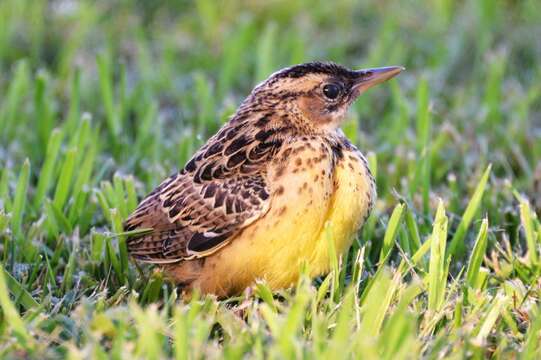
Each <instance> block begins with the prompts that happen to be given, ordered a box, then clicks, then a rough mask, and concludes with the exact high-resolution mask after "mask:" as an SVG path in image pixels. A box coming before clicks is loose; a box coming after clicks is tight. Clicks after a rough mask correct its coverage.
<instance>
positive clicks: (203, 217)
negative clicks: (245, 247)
mask: <svg viewBox="0 0 541 360" xmlns="http://www.w3.org/2000/svg"><path fill="white" fill-rule="evenodd" d="M263 116H272V115H271V114H266V115H263ZM247 120H248V116H245V114H244V113H243V111H242V107H241V109H240V110H239V112H238V113H237V114H236V116H235V117H234V118H233V119H232V120H231V121H230V122H228V123H227V124H225V125H224V126H223V127H222V129H220V131H219V132H218V133H217V134H216V135H214V136H213V137H212V138H210V139H209V141H208V142H207V143H206V144H205V145H204V146H203V147H202V148H201V149H200V150H199V151H198V152H197V153H196V154H195V155H194V156H193V157H192V159H191V160H190V161H188V163H187V164H186V166H185V167H184V169H183V170H182V171H180V172H179V173H177V174H174V175H172V176H171V177H169V178H168V179H166V180H165V181H164V182H162V183H161V184H160V185H159V186H158V187H157V188H156V189H155V190H154V191H152V192H151V193H150V194H149V195H148V196H147V197H146V198H145V199H143V201H142V202H141V203H140V205H139V206H138V207H137V209H136V210H135V211H134V213H133V214H132V215H131V216H130V217H129V218H128V219H127V220H126V222H125V224H124V227H125V230H126V231H131V230H135V229H138V228H151V229H152V232H150V233H147V234H142V235H135V236H132V237H130V238H128V240H127V245H128V250H129V252H130V254H131V255H132V256H134V257H135V258H138V259H140V260H143V261H147V262H154V263H169V262H176V261H180V260H188V259H193V258H198V257H203V256H207V255H210V254H212V253H214V252H215V251H216V250H218V249H220V248H221V247H222V246H224V245H226V244H227V243H228V242H229V241H230V240H231V238H233V237H234V236H235V235H236V234H237V233H238V232H240V231H241V230H242V229H243V228H244V227H246V226H247V225H249V224H251V223H252V222H253V221H255V220H256V219H258V218H259V217H261V216H262V215H264V214H265V213H266V212H267V210H268V209H269V202H270V200H269V194H270V190H269V184H268V180H267V170H266V169H267V165H268V162H269V160H271V159H272V157H273V156H274V155H275V154H276V153H277V152H278V151H279V150H280V148H281V147H282V144H283V142H284V140H285V139H286V138H287V137H288V134H287V132H288V131H290V130H291V129H290V128H288V127H285V126H281V127H280V128H279V129H270V128H267V126H266V125H267V122H265V121H260V126H259V127H253V126H252V127H251V128H248V127H247V126H245V125H246V124H245V122H246V121H247ZM248 129H251V131H246V130H248Z"/></svg>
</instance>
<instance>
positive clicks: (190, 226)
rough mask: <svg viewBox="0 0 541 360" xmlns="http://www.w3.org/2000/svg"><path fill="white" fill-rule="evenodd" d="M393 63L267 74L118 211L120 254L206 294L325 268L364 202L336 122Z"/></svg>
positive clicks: (282, 283)
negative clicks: (129, 207)
mask: <svg viewBox="0 0 541 360" xmlns="http://www.w3.org/2000/svg"><path fill="white" fill-rule="evenodd" d="M402 70H404V68H403V67H401V66H388V67H379V68H369V69H363V70H350V69H348V68H346V67H344V66H342V65H339V64H337V63H333V62H309V63H303V64H298V65H293V66H290V67H287V68H284V69H282V70H279V71H277V72H275V73H273V74H272V75H270V76H269V77H268V78H267V79H266V80H264V81H263V82H261V83H260V84H259V85H257V86H256V87H255V88H254V89H253V90H252V91H251V93H250V94H249V95H248V97H246V98H245V99H244V101H242V103H241V104H240V106H239V107H238V109H237V110H236V112H235V113H234V114H233V115H232V116H231V117H230V118H229V120H228V121H227V122H226V123H225V124H224V125H223V126H222V127H221V128H220V129H219V130H218V131H217V133H216V134H215V135H213V136H212V137H210V138H209V139H208V141H207V142H206V143H205V144H204V145H203V146H202V147H201V148H200V149H199V150H198V151H197V152H195V154H194V155H193V157H192V158H191V159H190V160H189V161H188V162H187V163H186V165H185V166H184V168H183V169H182V170H180V171H178V172H176V173H174V174H173V175H171V176H170V177H168V178H167V179H165V180H164V181H163V182H162V183H161V184H160V185H159V186H158V187H156V188H155V189H154V190H153V191H152V192H150V193H149V194H148V195H147V196H146V197H145V198H144V199H143V200H142V201H141V203H140V204H139V205H138V206H137V208H136V209H135V210H134V212H133V213H132V214H131V215H130V216H129V217H128V218H127V220H126V221H125V222H124V230H125V231H126V232H128V233H132V235H128V237H127V239H126V244H127V249H128V253H129V254H130V256H131V257H132V258H133V259H135V260H138V261H142V262H146V263H153V264H157V265H158V266H159V267H161V268H162V270H163V271H164V273H165V274H166V276H167V278H168V279H170V280H171V281H172V282H173V283H174V284H176V286H177V288H180V289H182V291H183V292H184V293H185V294H191V293H193V291H198V292H199V293H200V294H212V295H215V296H216V297H218V298H227V297H231V296H235V295H239V294H241V293H242V292H243V291H245V290H246V289H249V288H251V286H253V285H254V284H255V283H256V281H260V280H262V281H265V282H266V284H267V285H268V286H269V287H270V289H272V290H273V291H277V290H280V289H284V288H288V287H291V286H292V285H294V284H295V283H296V282H297V281H298V278H299V276H300V274H301V271H304V272H307V273H308V275H309V276H310V277H312V278H315V277H317V276H321V275H324V274H325V273H328V272H329V270H330V264H331V262H330V258H329V257H330V254H329V252H330V251H329V249H331V247H330V246H329V239H331V241H332V242H333V243H334V248H335V251H336V254H344V253H345V252H346V251H348V249H349V247H350V246H351V244H352V242H353V240H354V237H355V236H356V234H357V232H358V230H359V229H360V228H361V226H362V224H363V223H364V222H365V220H366V218H367V217H368V216H369V214H370V211H371V209H372V207H373V205H374V202H375V200H376V185H375V180H374V177H373V176H372V174H371V172H370V169H369V167H368V163H367V160H366V159H365V157H364V156H363V154H362V153H361V152H360V151H359V150H358V149H357V148H356V147H355V146H354V145H353V144H352V143H351V142H350V141H349V140H348V139H347V138H346V136H345V135H344V133H343V131H342V130H341V129H340V125H341V124H342V122H343V120H344V118H345V116H346V112H347V110H348V108H349V107H350V105H351V104H352V103H353V102H354V101H355V99H357V98H358V97H359V95H361V94H362V93H363V92H365V91H366V90H367V89H368V88H370V87H372V86H374V85H376V84H379V83H381V82H383V81H386V80H388V79H390V78H392V77H394V76H396V75H397V74H399V73H400V72H401V71H402ZM139 230H142V231H141V232H139ZM143 230H144V231H143ZM303 267H304V268H305V269H306V270H302V268H303Z"/></svg>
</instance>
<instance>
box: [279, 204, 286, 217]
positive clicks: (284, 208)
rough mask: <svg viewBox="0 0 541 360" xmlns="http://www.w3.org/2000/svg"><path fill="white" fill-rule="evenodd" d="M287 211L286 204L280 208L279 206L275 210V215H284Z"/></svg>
mask: <svg viewBox="0 0 541 360" xmlns="http://www.w3.org/2000/svg"><path fill="white" fill-rule="evenodd" d="M286 212H287V206H285V205H284V206H282V207H281V208H279V209H278V210H277V211H276V215H278V216H282V215H284V214H285V213H286Z"/></svg>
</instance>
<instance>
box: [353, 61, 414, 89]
mask: <svg viewBox="0 0 541 360" xmlns="http://www.w3.org/2000/svg"><path fill="white" fill-rule="evenodd" d="M404 70H405V68H404V67H402V66H386V67H380V68H373V69H363V70H357V71H355V73H356V74H357V76H358V77H357V79H355V83H354V84H353V89H354V91H355V93H356V95H357V96H358V95H360V94H361V93H363V92H364V91H366V90H367V89H369V88H371V87H372V86H374V85H377V84H379V83H382V82H384V81H387V80H389V79H391V78H393V77H395V76H396V75H398V74H400V73H401V72H402V71H404Z"/></svg>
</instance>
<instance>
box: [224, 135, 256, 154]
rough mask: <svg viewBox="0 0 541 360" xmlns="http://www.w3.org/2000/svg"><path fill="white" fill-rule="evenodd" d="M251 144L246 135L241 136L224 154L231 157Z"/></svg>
mask: <svg viewBox="0 0 541 360" xmlns="http://www.w3.org/2000/svg"><path fill="white" fill-rule="evenodd" d="M249 142H250V141H249V140H248V139H247V138H246V137H245V136H244V135H241V136H239V137H238V138H236V139H235V140H233V141H232V142H231V144H229V146H228V147H226V148H225V151H224V154H225V155H231V154H233V153H235V152H237V151H238V150H240V149H241V148H243V147H244V146H246V145H247V144H248V143H249Z"/></svg>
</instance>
